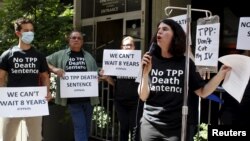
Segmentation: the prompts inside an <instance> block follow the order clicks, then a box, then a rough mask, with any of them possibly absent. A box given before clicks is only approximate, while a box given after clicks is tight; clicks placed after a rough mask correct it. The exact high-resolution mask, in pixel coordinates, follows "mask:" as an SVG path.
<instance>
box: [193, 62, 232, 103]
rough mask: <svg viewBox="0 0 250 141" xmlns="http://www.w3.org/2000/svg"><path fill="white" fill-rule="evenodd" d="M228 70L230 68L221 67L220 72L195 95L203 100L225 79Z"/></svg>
mask: <svg viewBox="0 0 250 141" xmlns="http://www.w3.org/2000/svg"><path fill="white" fill-rule="evenodd" d="M230 70H231V68H230V67H228V66H225V65H222V66H221V68H220V71H219V72H218V73H217V74H216V75H215V76H214V77H213V78H212V79H211V80H210V81H208V83H207V84H206V85H205V86H204V87H202V88H200V89H198V90H196V91H195V93H196V94H197V95H199V96H200V97H203V98H205V97H207V96H209V95H210V94H212V93H213V92H214V91H215V89H216V88H217V87H218V86H219V85H220V83H221V81H222V80H223V79H224V78H225V76H226V73H227V72H228V71H230Z"/></svg>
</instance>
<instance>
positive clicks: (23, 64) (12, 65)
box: [0, 46, 48, 87]
mask: <svg viewBox="0 0 250 141" xmlns="http://www.w3.org/2000/svg"><path fill="white" fill-rule="evenodd" d="M0 69H3V70H5V71H7V72H8V81H7V87H25V86H38V85H39V73H43V72H46V71H48V64H47V62H46V58H45V56H43V55H42V54H41V53H39V52H38V51H37V50H35V49H34V48H33V47H31V48H30V49H28V50H21V49H20V48H19V47H18V46H14V47H11V48H9V49H8V50H6V51H5V52H4V53H3V54H2V55H1V57H0Z"/></svg>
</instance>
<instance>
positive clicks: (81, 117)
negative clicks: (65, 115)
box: [68, 102, 93, 141]
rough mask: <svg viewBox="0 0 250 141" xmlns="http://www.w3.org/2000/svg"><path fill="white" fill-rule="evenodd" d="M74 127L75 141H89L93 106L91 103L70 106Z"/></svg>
mask: <svg viewBox="0 0 250 141" xmlns="http://www.w3.org/2000/svg"><path fill="white" fill-rule="evenodd" d="M68 108H69V112H70V114H71V118H72V121H73V126H74V136H75V141H88V137H89V134H90V124H91V118H92V113H93V106H91V104H90V102H86V103H78V104H68Z"/></svg>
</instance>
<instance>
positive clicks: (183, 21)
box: [169, 14, 187, 33]
mask: <svg viewBox="0 0 250 141" xmlns="http://www.w3.org/2000/svg"><path fill="white" fill-rule="evenodd" d="M169 19H172V20H174V21H176V22H177V23H178V24H179V25H180V26H181V27H182V29H183V30H184V31H185V33H187V14H184V15H179V16H174V17H170V18H169Z"/></svg>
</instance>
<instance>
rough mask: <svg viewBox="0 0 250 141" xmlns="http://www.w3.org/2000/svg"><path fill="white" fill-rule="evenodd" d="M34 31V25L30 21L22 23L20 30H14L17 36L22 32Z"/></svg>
mask: <svg viewBox="0 0 250 141" xmlns="http://www.w3.org/2000/svg"><path fill="white" fill-rule="evenodd" d="M30 31H31V32H34V27H33V25H32V24H31V23H27V24H22V25H21V30H20V31H16V35H17V36H18V37H21V36H22V33H23V32H30Z"/></svg>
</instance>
